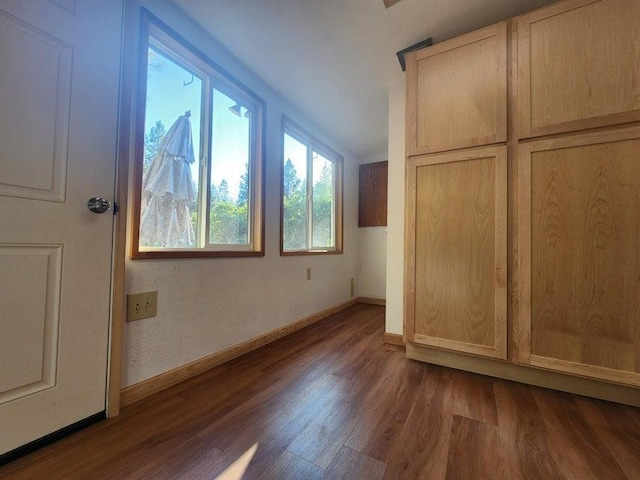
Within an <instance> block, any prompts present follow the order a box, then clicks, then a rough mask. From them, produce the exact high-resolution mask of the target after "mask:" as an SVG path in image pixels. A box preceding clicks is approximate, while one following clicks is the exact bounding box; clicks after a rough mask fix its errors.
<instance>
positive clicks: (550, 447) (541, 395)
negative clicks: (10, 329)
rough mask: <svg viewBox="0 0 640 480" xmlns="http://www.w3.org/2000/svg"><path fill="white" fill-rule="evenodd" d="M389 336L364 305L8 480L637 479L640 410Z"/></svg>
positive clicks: (54, 450)
mask: <svg viewBox="0 0 640 480" xmlns="http://www.w3.org/2000/svg"><path fill="white" fill-rule="evenodd" d="M383 332H384V308H383V307H381V306H375V305H355V306H353V307H352V308H350V309H349V310H345V311H342V312H340V313H338V314H335V315H333V316H332V317H330V318H326V319H324V320H322V321H320V322H318V323H316V324H313V325H311V326H309V327H307V328H305V329H304V330H301V331H298V332H295V333H293V334H291V335H289V336H288V337H284V338H281V339H279V340H277V341H276V342H273V343H271V344H269V345H267V346H265V347H263V348H261V349H258V350H254V351H252V352H250V353H248V354H246V355H244V356H242V357H240V358H236V359H235V360H232V361H231V362H228V363H226V364H224V365H220V366H218V367H216V368H214V369H212V370H209V371H206V372H204V373H202V374H201V375H199V376H197V377H193V378H190V379H188V380H186V381H184V382H182V383H180V384H178V385H174V386H173V387H171V388H169V389H166V390H164V391H162V392H160V393H158V394H156V395H153V396H151V397H148V398H146V399H144V400H142V401H140V402H137V403H135V404H133V405H129V406H127V407H124V408H123V409H122V412H121V414H120V415H119V416H118V417H116V418H113V419H109V420H105V421H103V422H101V423H99V424H96V425H93V426H92V427H90V428H88V429H86V430H83V431H81V432H78V433H76V434H74V435H73V436H70V437H67V438H65V439H63V440H62V441H60V442H58V443H56V444H53V445H50V446H48V447H46V448H44V449H42V450H40V451H38V452H35V453H34V454H32V455H30V456H27V457H24V458H22V459H19V460H17V461H15V462H13V463H11V464H8V465H5V466H0V478H3V480H16V479H40V478H46V479H47V480H62V479H64V480H84V479H87V478H91V479H96V480H102V479H105V480H106V479H118V480H130V479H147V478H149V479H154V480H176V479H180V480H187V479H189V480H193V479H197V480H200V479H202V480H204V479H207V480H209V479H214V478H217V479H238V478H242V479H243V480H255V479H276V478H277V479H289V478H292V479H293V478H296V479H305V480H306V479H310V480H311V479H319V478H322V479H329V478H342V479H347V480H349V479H353V480H361V479H367V480H369V479H377V478H378V479H380V478H387V479H408V480H415V479H429V480H431V479H434V480H441V479H446V478H451V479H452V478H491V479H493V478H500V479H502V478H504V479H509V480H512V479H513V480H520V479H541V478H545V479H546V478H549V479H551V478H577V479H578V478H579V479H580V480H582V479H588V478H598V479H600V478H607V479H609V478H611V479H617V478H623V479H627V478H628V479H635V478H637V476H638V475H637V474H638V472H640V470H639V467H640V465H639V464H638V455H637V451H638V450H637V447H638V445H640V436H639V435H638V432H639V431H640V410H638V409H637V408H631V407H626V406H623V405H616V404H611V403H606V402H602V401H597V400H589V399H584V398H578V397H574V396H571V395H566V394H561V393H557V392H552V391H546V390H543V389H539V388H535V387H529V386H527V385H522V384H514V383H511V382H506V381H502V380H495V379H491V378H489V377H480V376H478V375H473V374H467V373H465V372H456V371H452V370H450V369H448V368H444V367H439V366H436V365H428V364H424V363H419V362H413V361H411V360H407V359H406V358H404V353H403V352H402V351H401V350H399V349H396V348H394V347H385V346H383V345H382V335H383ZM485 361H488V360H486V359H485ZM503 363H504V362H503ZM512 367H513V365H512ZM466 382H469V383H468V385H465V383H466ZM491 391H492V392H493V393H494V394H493V396H492V395H491V394H488V392H491ZM479 396H480V397H481V398H480V399H479ZM478 400H479V403H480V404H481V405H482V406H481V407H480V408H479V409H475V408H473V407H472V405H473V403H474V402H477V401H478ZM488 411H494V412H495V414H489V415H487V414H486V412H488ZM481 412H484V413H481ZM470 417H473V418H470ZM496 419H497V422H496ZM223 447H224V448H223ZM360 450H363V451H360ZM381 459H382V460H381Z"/></svg>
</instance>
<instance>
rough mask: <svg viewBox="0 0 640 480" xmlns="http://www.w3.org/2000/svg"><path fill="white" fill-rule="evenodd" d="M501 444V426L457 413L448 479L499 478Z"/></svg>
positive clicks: (452, 434)
mask: <svg viewBox="0 0 640 480" xmlns="http://www.w3.org/2000/svg"><path fill="white" fill-rule="evenodd" d="M499 447H500V434H499V431H498V428H497V427H495V426H493V425H487V424H486V423H482V422H477V421H475V420H470V419H468V418H466V417H460V416H458V415H454V417H453V424H452V426H451V445H450V447H449V457H448V459H447V474H446V477H445V478H446V479H447V480H464V479H468V478H486V479H490V478H495V475H496V472H497V471H498V466H499Z"/></svg>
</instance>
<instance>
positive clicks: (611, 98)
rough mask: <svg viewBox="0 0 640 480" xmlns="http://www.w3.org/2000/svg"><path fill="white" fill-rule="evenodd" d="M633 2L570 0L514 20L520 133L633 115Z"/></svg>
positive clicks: (638, 102)
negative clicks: (516, 20) (517, 21)
mask: <svg viewBox="0 0 640 480" xmlns="http://www.w3.org/2000/svg"><path fill="white" fill-rule="evenodd" d="M638 18H640V3H638V2H637V1H636V0H597V1H596V0H569V1H564V2H559V3H557V4H554V5H551V6H550V7H547V8H543V9H539V10H535V11H534V12H531V13H529V14H526V15H523V16H522V17H520V18H519V26H518V30H519V45H518V50H519V59H518V62H519V63H518V69H519V104H520V108H519V111H520V117H519V119H520V129H519V135H520V138H526V137H531V136H540V135H547V134H552V133H560V132H569V131H576V130H582V129H586V128H595V127H600V126H604V125H614V124H621V123H627V122H632V121H637V120H640V70H639V69H638V65H639V64H640V35H639V31H638Z"/></svg>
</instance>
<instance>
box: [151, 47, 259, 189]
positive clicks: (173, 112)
mask: <svg viewBox="0 0 640 480" xmlns="http://www.w3.org/2000/svg"><path fill="white" fill-rule="evenodd" d="M185 84H186V85H185ZM202 84H203V81H202V79H201V78H199V77H198V76H197V75H195V74H193V73H192V72H191V71H189V70H187V69H186V68H184V67H182V66H180V65H178V64H177V63H175V62H174V61H172V60H171V59H169V58H168V57H167V56H165V55H163V54H162V53H161V52H160V51H159V50H158V49H155V48H153V47H150V48H149V67H148V73H147V103H146V114H145V137H147V136H148V135H149V134H150V133H151V130H152V128H153V127H154V126H156V124H157V122H158V121H160V122H162V124H163V125H164V129H165V131H168V130H169V129H170V128H171V125H173V123H174V122H175V121H176V120H177V119H178V117H179V116H180V115H183V114H184V113H185V112H186V111H188V110H190V111H191V130H192V133H193V146H194V154H195V158H196V162H194V163H193V164H192V165H191V174H192V177H193V180H194V183H195V185H196V188H198V183H199V160H200V159H201V157H202V153H201V151H200V127H201V125H200V122H201V103H202ZM213 102H214V108H213V118H212V132H211V133H212V174H211V180H212V183H213V184H214V185H216V186H218V185H219V184H220V182H221V181H222V180H223V179H225V180H226V182H227V185H228V188H229V194H230V196H231V199H232V200H233V201H235V200H237V198H238V193H239V186H240V182H241V177H242V175H243V174H245V173H246V172H247V162H248V161H249V120H250V119H249V118H248V116H245V115H244V114H245V113H246V109H244V108H243V109H242V110H241V115H240V116H237V115H235V114H233V113H232V112H231V111H230V110H229V108H230V107H232V106H234V105H235V104H236V102H235V101H234V100H232V99H231V98H229V97H228V96H226V95H225V94H224V93H222V92H220V91H218V90H216V89H214V92H213ZM216 139H224V141H216Z"/></svg>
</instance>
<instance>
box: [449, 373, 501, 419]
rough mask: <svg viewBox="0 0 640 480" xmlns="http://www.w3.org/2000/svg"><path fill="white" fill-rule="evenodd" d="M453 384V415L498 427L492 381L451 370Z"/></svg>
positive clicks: (487, 378)
mask: <svg viewBox="0 0 640 480" xmlns="http://www.w3.org/2000/svg"><path fill="white" fill-rule="evenodd" d="M451 375H452V379H453V381H454V383H455V389H454V402H455V406H454V408H453V413H454V414H455V415H458V416H461V417H466V418H469V419H471V420H476V421H478V422H482V423H486V424H488V425H498V415H497V413H496V400H495V394H494V391H493V379H492V378H491V377H487V376H485V375H478V374H474V373H469V372H463V371H460V370H451Z"/></svg>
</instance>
